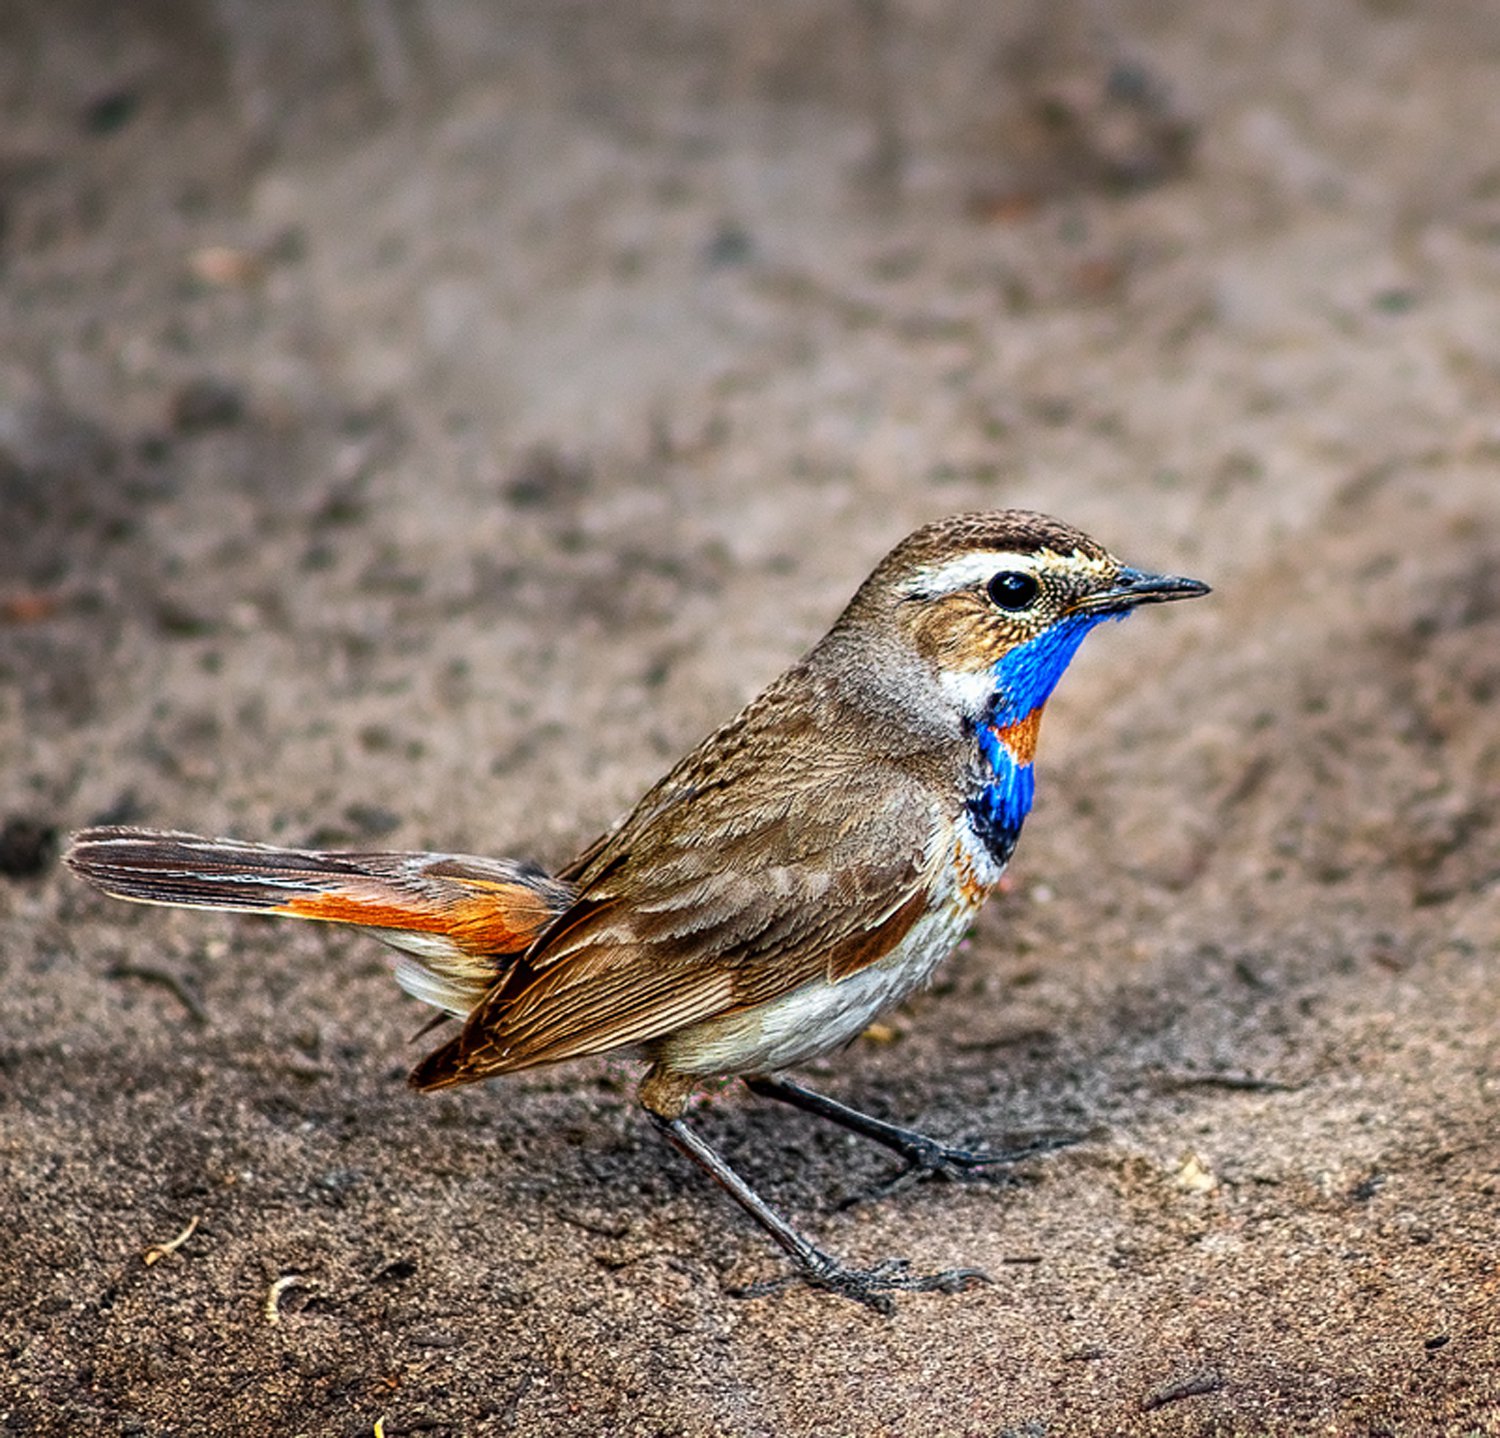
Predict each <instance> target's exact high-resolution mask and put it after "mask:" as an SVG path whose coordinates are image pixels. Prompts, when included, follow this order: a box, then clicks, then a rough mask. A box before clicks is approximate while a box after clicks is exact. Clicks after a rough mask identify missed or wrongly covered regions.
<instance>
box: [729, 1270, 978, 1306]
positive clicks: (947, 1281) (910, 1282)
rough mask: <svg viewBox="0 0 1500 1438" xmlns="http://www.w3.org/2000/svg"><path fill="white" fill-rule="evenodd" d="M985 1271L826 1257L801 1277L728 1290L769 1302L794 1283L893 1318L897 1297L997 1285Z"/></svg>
mask: <svg viewBox="0 0 1500 1438" xmlns="http://www.w3.org/2000/svg"><path fill="white" fill-rule="evenodd" d="M993 1282H994V1279H992V1278H991V1277H990V1276H989V1274H987V1273H986V1272H985V1271H984V1270H983V1269H981V1268H948V1269H944V1270H943V1271H942V1272H940V1273H912V1272H911V1265H910V1264H909V1263H908V1262H907V1260H906V1259H904V1258H888V1259H886V1260H885V1262H884V1263H877V1264H876V1265H875V1267H874V1268H845V1267H844V1265H843V1264H841V1263H839V1262H838V1261H837V1260H835V1259H832V1258H829V1257H827V1255H824V1259H823V1261H821V1262H819V1263H817V1264H815V1265H810V1266H809V1267H807V1268H805V1269H802V1270H801V1271H800V1272H798V1273H789V1274H786V1275H784V1276H783V1277H781V1278H768V1279H762V1280H761V1281H760V1282H757V1283H748V1284H746V1285H745V1286H744V1287H743V1288H731V1289H729V1290H728V1293H729V1296H730V1297H731V1298H766V1297H769V1296H770V1295H771V1294H773V1293H781V1292H784V1291H785V1290H786V1289H787V1288H789V1287H791V1285H792V1284H794V1283H806V1284H808V1285H809V1286H810V1287H812V1288H821V1289H824V1290H826V1291H827V1292H829V1293H833V1294H836V1295H837V1296H838V1297H840V1298H847V1299H849V1301H850V1302H852V1303H859V1304H863V1305H864V1306H865V1307H866V1308H871V1309H874V1311H875V1312H876V1313H879V1314H882V1315H884V1316H885V1317H887V1318H889V1317H890V1316H891V1315H892V1314H893V1313H895V1311H896V1304H895V1300H894V1299H893V1298H892V1297H891V1295H892V1294H893V1293H963V1292H965V1291H966V1290H967V1289H969V1288H972V1287H973V1286H974V1285H975V1284H978V1283H993Z"/></svg>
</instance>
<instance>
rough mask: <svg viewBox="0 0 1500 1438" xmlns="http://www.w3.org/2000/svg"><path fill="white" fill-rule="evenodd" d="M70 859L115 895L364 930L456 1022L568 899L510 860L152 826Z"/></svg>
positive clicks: (81, 845)
mask: <svg viewBox="0 0 1500 1438" xmlns="http://www.w3.org/2000/svg"><path fill="white" fill-rule="evenodd" d="M66 860H67V863H68V865H69V867H70V868H72V869H73V871H74V872H75V873H77V874H78V875H79V876H80V877H82V878H84V879H86V880H87V881H88V882H89V883H90V884H92V885H93V886H94V887H95V888H97V889H101V890H103V892H104V893H106V894H110V895H113V896H114V897H115V898H120V899H133V900H135V901H136V902H138V903H146V904H169V905H175V906H180V907H186V908H195V909H227V910H232V911H237V912H242V913H259V914H282V915H287V916H289V917H292V918H300V919H322V920H325V921H328V922H331V923H342V924H352V925H354V926H355V927H357V928H361V929H368V930H371V931H373V932H374V934H375V937H377V938H379V939H381V940H383V941H384V942H385V943H387V944H389V945H390V946H391V947H392V948H394V949H396V950H398V951H399V957H398V959H397V960H396V963H395V971H396V980H397V982H398V983H399V984H400V985H401V986H402V988H404V989H406V991H407V992H408V993H410V994H412V995H414V996H415V997H416V998H419V999H421V1000H423V1002H425V1003H429V1004H432V1005H434V1006H435V1007H437V1008H440V1009H444V1010H446V1011H447V1012H449V1013H451V1014H456V1015H460V1016H461V1015H464V1014H467V1013H468V1012H469V1011H470V1010H471V1009H472V1008H473V1007H474V1005H475V1004H477V1003H478V1002H479V1000H480V999H481V998H482V997H483V996H484V994H485V992H486V991H487V990H488V989H489V988H490V986H491V985H492V984H493V983H494V982H495V980H496V979H497V978H498V977H500V975H501V974H503V973H504V972H505V970H506V969H507V968H508V967H509V963H510V961H512V960H513V959H514V957H515V956H516V955H517V954H520V953H523V952H524V951H525V950H526V949H527V948H528V947H530V945H531V943H532V941H533V940H534V939H535V938H536V936H537V935H538V934H539V933H540V932H541V931H542V930H543V929H544V928H545V927H546V926H547V924H548V923H550V922H551V920H552V919H553V918H555V917H556V915H558V914H559V913H561V912H562V911H563V910H564V909H565V908H566V907H567V906H568V903H569V902H570V901H571V899H572V896H573V888H572V886H571V885H570V884H567V883H565V882H563V881H562V880H559V879H553V878H551V877H549V876H548V875H547V874H546V873H544V872H543V871H542V870H540V869H538V868H536V867H535V866H534V865H530V864H524V863H521V862H519V861H517V860H514V859H484V858H476V857H474V856H472V855H467V854H410V853H376V852H371V853H330V852H323V851H320V850H314V849H281V848H276V847H274V846H272V845H269V844H251V843H245V842H243V841H241V840H238V839H209V838H203V837H201V836H200V835H197V834H181V833H174V832H168V831H162V830H152V829H129V828H94V829H85V830H83V831H82V832H81V833H78V834H75V835H74V836H73V842H72V845H71V847H70V849H69V850H68V853H67V855H66Z"/></svg>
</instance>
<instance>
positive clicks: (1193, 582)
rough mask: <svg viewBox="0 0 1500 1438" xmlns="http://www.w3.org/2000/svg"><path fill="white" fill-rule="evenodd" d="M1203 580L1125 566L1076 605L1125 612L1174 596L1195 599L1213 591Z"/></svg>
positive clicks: (1088, 609)
mask: <svg viewBox="0 0 1500 1438" xmlns="http://www.w3.org/2000/svg"><path fill="white" fill-rule="evenodd" d="M1209 592H1210V591H1209V588H1208V585H1206V584H1204V583H1203V581H1202V580H1200V579H1184V578H1183V577H1182V576H1181V575H1179V574H1148V573H1147V572H1146V571H1145V570H1144V569H1130V568H1128V567H1126V568H1122V569H1121V570H1120V572H1119V573H1118V574H1117V575H1116V576H1115V580H1114V583H1113V584H1111V585H1110V586H1109V588H1108V589H1101V590H1099V591H1098V592H1097V593H1095V594H1085V595H1084V596H1083V598H1081V599H1080V600H1079V601H1078V602H1077V603H1076V604H1075V605H1074V606H1073V611H1074V613H1077V612H1078V611H1079V610H1082V611H1084V612H1085V613H1089V614H1124V613H1125V612H1126V611H1127V610H1131V609H1134V608H1135V607H1136V606H1137V605H1139V604H1166V603H1167V602H1168V601H1169V600H1173V599H1195V598H1197V596H1198V595H1200V594H1207V593H1209Z"/></svg>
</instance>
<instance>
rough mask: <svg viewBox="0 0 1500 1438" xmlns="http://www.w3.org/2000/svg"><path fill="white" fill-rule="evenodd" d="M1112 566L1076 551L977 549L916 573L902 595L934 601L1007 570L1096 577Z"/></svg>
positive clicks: (1103, 559) (981, 582)
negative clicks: (1024, 552)
mask: <svg viewBox="0 0 1500 1438" xmlns="http://www.w3.org/2000/svg"><path fill="white" fill-rule="evenodd" d="M1112 564H1113V561H1112V560H1110V559H1108V558H1101V559H1095V558H1093V557H1092V556H1090V555H1087V554H1084V553H1083V552H1082V551H1080V550H1076V549H1075V550H1074V551H1073V552H1072V553H1071V554H1058V553H1056V552H1055V551H1054V550H1050V549H1044V550H1041V551H1039V552H1037V553H1034V554H1021V553H1018V552H1017V551H1015V550H1007V549H976V550H971V551H970V552H969V553H968V554H960V555H958V556H957V557H956V558H954V559H945V560H943V561H942V563H940V564H930V565H928V566H927V567H926V568H924V569H919V570H917V572H916V573H915V574H913V575H912V577H911V578H910V579H909V580H907V582H906V584H905V585H903V586H902V593H904V594H906V595H907V596H909V597H911V598H913V599H935V598H936V597H937V596H938V595H940V594H953V593H956V592H957V591H958V590H960V589H967V588H968V587H969V586H970V585H972V584H983V583H986V582H987V581H988V580H990V579H991V578H993V577H994V576H995V575H997V574H999V573H1000V572H1001V571H1002V570H1006V569H1014V570H1017V571H1019V572H1020V573H1022V574H1036V573H1039V572H1040V571H1041V570H1043V569H1046V570H1050V571H1052V572H1053V573H1056V572H1057V571H1058V570H1070V571H1073V572H1075V573H1078V574H1099V573H1102V572H1103V571H1105V570H1106V569H1109V568H1110V567H1111V565H1112Z"/></svg>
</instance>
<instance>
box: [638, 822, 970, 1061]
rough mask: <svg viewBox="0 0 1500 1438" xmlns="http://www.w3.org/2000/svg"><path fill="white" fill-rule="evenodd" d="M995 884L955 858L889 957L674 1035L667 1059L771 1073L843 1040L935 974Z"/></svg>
mask: <svg viewBox="0 0 1500 1438" xmlns="http://www.w3.org/2000/svg"><path fill="white" fill-rule="evenodd" d="M979 847H980V848H981V849H982V847H983V846H979ZM990 868H991V869H993V865H991V866H990ZM997 877H998V875H997ZM986 878H988V874H986ZM990 882H993V880H990ZM988 887H989V885H988V883H986V884H984V885H983V886H982V887H978V886H976V885H973V884H972V883H970V884H966V883H963V882H961V879H960V874H959V865H958V864H956V863H950V864H949V865H948V866H947V872H946V873H945V874H944V876H943V882H942V884H941V888H942V889H944V890H946V892H945V893H943V895H942V897H941V899H940V900H939V902H938V906H937V907H936V908H935V909H933V910H932V911H930V912H929V913H927V914H925V915H923V917H922V918H920V919H918V920H917V922H916V923H915V924H913V925H912V927H911V929H910V931H909V932H908V933H907V935H906V937H905V938H904V939H903V940H902V941H901V942H900V943H899V944H898V945H897V946H896V947H895V948H894V949H892V950H891V952H890V953H889V954H887V955H886V956H885V958H883V959H881V960H879V962H877V963H874V964H871V965H870V966H869V967H868V968H865V969H861V970H860V971H859V972H858V973H857V974H851V975H850V976H849V977H848V978H846V979H841V980H839V981H838V982H837V983H831V982H829V981H828V980H827V979H817V980H814V981H813V982H812V983H809V984H804V985H803V986H802V987H801V988H799V989H794V990H793V991H792V992H791V993H789V994H783V995H782V996H781V997H780V998H777V999H772V1000H771V1001H770V1002H768V1003H765V1004H761V1005H760V1006H759V1007H757V1008H754V1009H749V1010H747V1011H745V1012H742V1013H736V1014H726V1015H724V1016H723V1017H721V1018H716V1019H710V1020H709V1021H708V1022H706V1023H702V1024H697V1025H695V1026H694V1027H692V1028H690V1029H685V1030H684V1031H683V1032H682V1033H679V1034H674V1035H673V1036H672V1037H671V1038H670V1039H669V1040H668V1041H667V1042H666V1043H665V1044H664V1045H663V1047H662V1052H661V1058H662V1060H663V1062H664V1063H665V1064H666V1066H667V1067H669V1068H671V1069H673V1070H675V1071H677V1072H679V1073H690V1074H694V1073H698V1074H705V1075H707V1074H754V1073H772V1072H774V1071H775V1070H777V1069H783V1068H790V1067H792V1066H793V1065H794V1064H800V1063H805V1062H806V1061H807V1060H808V1059H811V1058H816V1057H817V1056H818V1055H819V1054H824V1053H828V1052H829V1051H830V1050H832V1049H836V1048H840V1047H842V1046H843V1045H844V1044H846V1043H848V1042H849V1041H850V1040H851V1039H853V1038H855V1037H857V1036H858V1035H859V1034H860V1033H861V1032H862V1031H863V1030H864V1029H865V1028H867V1027H868V1026H869V1025H870V1023H871V1022H873V1020H874V1019H875V1018H876V1016H877V1015H879V1014H880V1013H882V1012H883V1011H884V1010H885V1009H888V1008H889V1007H890V1006H891V1005H892V1004H896V1003H899V1002H900V1001H901V1000H902V999H904V998H905V997H906V996H907V995H908V994H910V993H912V992H913V991H914V990H916V989H919V988H921V987H922V986H923V985H924V984H926V983H927V982H928V980H929V979H931V977H932V974H933V971H934V970H935V969H936V968H937V966H938V965H939V964H940V963H942V961H943V960H944V959H946V958H947V957H948V955H949V954H950V953H952V952H953V948H954V946H955V945H956V944H957V943H958V941H959V940H960V939H961V938H962V937H963V936H964V933H965V931H966V930H967V929H968V927H969V925H970V924H971V923H972V922H973V919H974V914H975V912H976V911H977V910H978V907H979V905H980V903H982V902H983V900H984V896H985V893H987V892H988Z"/></svg>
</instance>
